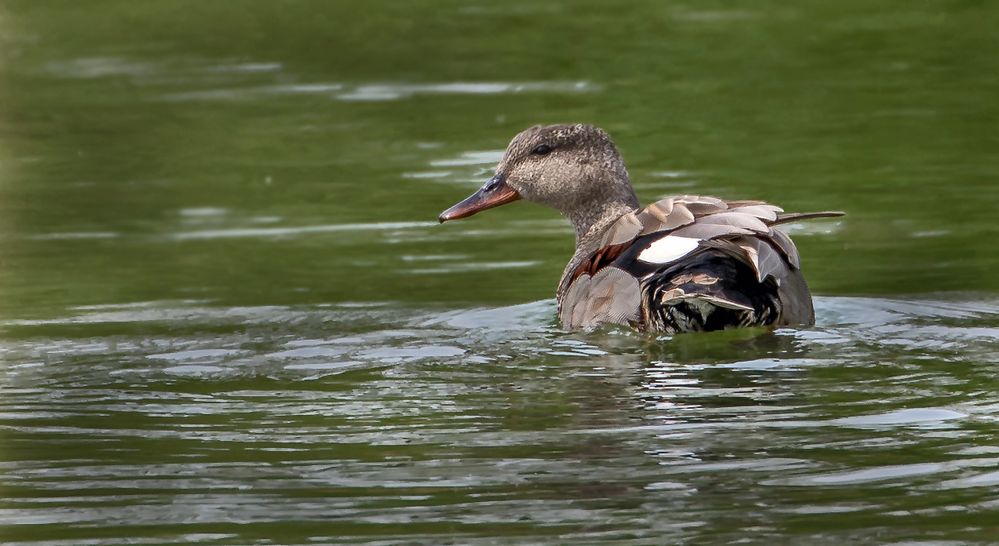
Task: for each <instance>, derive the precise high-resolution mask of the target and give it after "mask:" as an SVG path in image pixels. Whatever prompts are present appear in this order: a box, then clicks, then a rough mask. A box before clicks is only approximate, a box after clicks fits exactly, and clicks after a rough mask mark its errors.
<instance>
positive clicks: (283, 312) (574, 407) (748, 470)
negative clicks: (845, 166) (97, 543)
mask: <svg viewBox="0 0 999 546" xmlns="http://www.w3.org/2000/svg"><path fill="white" fill-rule="evenodd" d="M440 261H445V262H446V261H447V260H446V259H442V260H440ZM816 306H817V310H818V313H819V315H820V317H822V320H821V322H820V325H819V326H817V327H816V328H814V329H809V330H802V331H798V330H791V329H787V330H779V331H777V332H772V333H771V332H755V333H754V332H730V333H722V334H714V335H701V336H676V337H674V338H666V339H663V340H658V341H655V340H651V339H649V338H646V337H644V336H640V335H636V334H634V333H631V332H629V331H626V330H619V329H609V330H606V331H598V332H594V333H591V334H586V335H582V334H566V333H563V332H560V331H558V329H557V328H556V327H555V325H554V321H553V316H554V303H553V302H552V301H539V302H532V303H527V304H522V305H516V306H507V307H499V308H488V307H482V308H473V309H452V310H431V309H412V308H410V309H407V308H400V307H398V306H392V305H384V304H369V303H365V302H357V303H355V304H349V305H316V306H294V307H290V306H247V307H234V308H219V307H212V306H210V305H208V304H207V303H206V302H202V301H195V300H190V301H160V302H156V301H153V302H137V303H134V304H123V305H101V306H88V307H81V308H76V309H74V310H72V313H70V314H68V315H67V316H64V317H56V318H50V319H45V320H18V319H8V320H5V321H3V322H2V323H0V327H2V328H3V331H4V332H6V334H5V335H6V337H5V338H4V341H3V342H2V345H0V350H2V351H3V354H4V359H5V362H7V363H9V364H8V365H7V366H5V368H4V370H3V376H2V377H3V391H4V397H3V398H2V400H0V433H2V434H3V435H4V440H5V446H9V448H10V449H14V450H17V449H20V447H19V446H23V445H35V446H59V449H51V450H48V449H44V450H40V451H38V450H35V451H19V452H18V453H21V457H20V458H17V459H12V460H11V461H9V462H8V463H6V464H5V465H4V472H3V474H2V475H0V488H3V490H5V491H9V492H12V493H8V496H10V497H11V498H9V499H5V501H7V502H8V504H7V505H6V507H5V508H4V511H3V513H2V514H0V517H2V518H4V519H5V520H6V521H16V522H18V523H17V525H25V526H27V525H52V524H58V525H62V526H64V527H66V528H75V529H85V528H93V527H94V526H101V527H105V526H109V525H125V524H128V525H132V526H143V525H151V526H164V525H176V526H183V525H190V524H191V523H192V522H198V524H199V525H202V527H201V528H205V527H204V526H205V525H222V524H226V523H232V522H241V523H242V524H243V525H253V524H258V523H259V524H270V523H272V522H277V521H285V520H288V519H294V520H295V521H299V522H317V523H321V524H322V525H324V526H329V525H346V526H357V525H372V526H384V525H385V523H386V522H397V523H395V524H398V525H404V526H406V527H404V528H406V529H409V527H408V525H409V524H410V523H411V522H421V524H426V522H436V524H440V525H445V526H449V528H451V527H453V526H454V525H478V524H482V525H486V526H487V527H488V528H489V529H491V532H494V531H495V529H497V528H499V527H500V526H505V525H509V524H510V523H509V522H510V521H520V522H530V525H534V526H535V527H525V528H528V529H535V530H536V529H541V528H545V526H559V528H560V529H562V528H566V529H570V530H571V533H568V534H573V535H574V536H577V538H578V540H579V542H587V540H589V539H592V538H593V536H595V535H593V534H592V533H591V532H589V531H586V530H587V529H590V528H591V526H592V521H594V520H597V519H599V520H601V521H612V520H616V518H625V519H626V520H627V521H632V520H630V519H628V518H629V517H631V516H629V515H628V514H632V513H634V510H636V509H635V508H634V507H635V506H645V507H648V506H653V505H654V506H656V507H659V508H657V510H660V511H661V513H664V514H666V513H668V514H669V520H668V521H666V522H664V525H669V526H672V527H671V528H673V529H674V532H679V531H676V529H698V528H700V527H702V526H704V525H706V523H705V522H708V523H707V524H710V523H711V521H712V520H711V518H712V517H713V516H711V514H713V513H717V514H719V517H723V518H724V517H727V515H730V514H732V513H738V514H740V515H741V516H742V517H745V518H749V519H751V520H754V521H755V520H760V521H763V520H771V519H773V518H777V517H780V514H791V515H793V517H795V518H815V517H821V518H832V519H824V520H823V521H829V522H830V524H835V523H836V522H841V521H843V520H839V519H836V518H840V517H841V518H853V519H856V518H867V517H873V516H874V515H877V514H883V513H886V512H898V513H917V512H918V513H919V514H921V515H920V517H925V518H939V517H946V514H948V513H949V512H948V511H947V510H946V509H944V508H943V507H939V506H935V505H934V504H933V502H934V501H933V500H932V499H933V497H932V495H933V492H934V491H941V490H946V491H947V492H948V495H952V496H953V497H952V498H951V500H948V501H947V502H951V503H953V504H955V505H960V506H962V507H963V508H962V510H964V511H965V512H966V513H967V514H975V513H976V510H978V511H982V510H984V508H982V506H983V505H982V504H981V503H982V502H983V500H982V499H983V495H984V496H988V495H989V494H990V493H989V492H990V491H991V490H992V489H994V487H995V486H996V484H997V483H999V475H997V473H996V472H995V470H994V469H995V468H996V466H997V465H999V451H997V450H996V448H995V445H994V437H993V435H991V433H990V432H987V431H985V432H983V430H984V428H985V427H982V426H981V425H982V423H991V422H993V421H995V419H997V418H999V399H996V397H995V395H994V392H995V391H994V389H991V390H990V389H988V388H987V386H988V385H989V384H990V383H989V381H994V374H995V369H994V367H995V359H994V358H992V359H991V360H990V359H986V358H984V357H985V356H987V355H990V354H991V355H993V356H994V355H995V347H996V346H995V343H996V342H995V337H994V336H993V335H992V332H991V331H990V328H989V327H987V326H986V324H988V323H989V322H991V321H994V320H996V318H997V317H999V302H996V301H994V300H987V299H986V300H981V299H978V300H976V301H946V300H925V301H924V300H902V299H899V300H890V299H877V298H817V300H816ZM941 320H945V321H946V323H945V324H941V323H940V321H941ZM113 324H130V325H132V326H141V325H150V326H153V325H155V326H157V328H156V330H155V331H156V332H158V333H157V334H155V335H138V334H136V335H124V334H120V333H115V334H107V333H103V332H106V331H107V330H106V329H98V330H95V331H96V332H102V333H97V334H95V335H80V334H79V332H80V331H81V328H86V327H88V326H90V325H113ZM63 326H72V328H68V329H65V330H64V329H62V327H63ZM102 328H103V327H102ZM59 332H65V335H60V334H59ZM927 342H931V343H929V344H927ZM933 342H935V343H933ZM927 356H929V357H931V358H930V359H927ZM594 476H596V478H595V477H594ZM19 491H20V492H26V493H24V494H20V493H17V492H19ZM983 492H984V493H983ZM15 496H16V498H14V497H15ZM553 499H554V500H553ZM52 504H57V505H58V506H59V508H58V509H52V507H51V505H52ZM646 512H647V511H646V510H641V511H640V513H646ZM983 513H984V512H983ZM706 514H707V515H706ZM969 517H970V516H969ZM740 521H741V520H740ZM399 522H401V523H399ZM639 527H641V526H639ZM344 529H347V531H344V532H346V533H347V534H348V536H360V535H354V534H350V533H355V532H356V533H360V534H363V533H362V532H361V531H357V530H356V529H357V528H356V527H349V528H348V527H344ZM350 529H354V530H353V531H351V530H350ZM641 529H642V530H641V532H642V533H646V532H647V533H648V535H647V537H646V538H648V539H649V541H655V540H656V537H659V536H660V535H659V533H661V529H660V528H658V527H657V528H655V529H652V528H649V529H645V528H644V527H642V528H641ZM684 532H686V531H684ZM761 532H762V533H764V534H766V532H763V531H761ZM365 536H367V535H365ZM562 536H566V535H565V534H563V535H562ZM643 536H645V535H643ZM695 536H696V535H695ZM435 537H436V535H435ZM242 538H245V537H242V536H240V539H239V540H242ZM437 538H439V537H437ZM632 538H634V537H632ZM205 540H206V541H209V540H208V539H205ZM221 540H222V541H226V540H228V539H221ZM239 540H237V539H233V541H236V542H238V541H239ZM643 540H644V539H643Z"/></svg>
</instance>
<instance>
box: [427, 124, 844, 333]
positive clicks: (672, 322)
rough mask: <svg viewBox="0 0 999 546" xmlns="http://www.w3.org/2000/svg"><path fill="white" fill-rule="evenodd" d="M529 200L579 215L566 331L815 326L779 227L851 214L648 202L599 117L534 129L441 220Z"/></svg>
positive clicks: (713, 200)
mask: <svg viewBox="0 0 999 546" xmlns="http://www.w3.org/2000/svg"><path fill="white" fill-rule="evenodd" d="M518 199H525V200H527V201H533V202H535V203H540V204H542V205H546V206H548V207H551V208H554V209H556V210H558V211H559V212H560V213H562V214H563V215H564V216H565V217H566V218H568V220H569V222H571V223H572V226H573V228H574V229H575V232H576V251H575V253H574V254H573V256H572V258H571V259H570V260H569V263H568V264H567V265H566V267H565V270H564V271H563V272H562V278H561V280H560V281H559V284H558V289H557V291H556V298H557V301H558V316H559V319H560V321H561V323H562V327H563V328H565V329H568V330H575V329H584V330H585V329H592V328H594V327H596V326H598V325H600V324H603V323H613V324H624V325H630V326H632V327H634V328H637V329H639V330H646V331H653V332H663V333H679V332H694V331H709V330H720V329H724V328H730V327H743V326H772V327H779V326H807V325H811V324H813V323H814V322H815V312H814V310H813V307H812V297H811V294H810V293H809V290H808V285H807V284H806V283H805V278H804V276H802V274H801V270H800V263H799V257H798V250H797V249H796V248H795V246H794V243H793V242H791V239H790V238H789V237H788V236H787V235H786V234H784V233H783V232H781V231H778V230H777V229H775V226H777V225H779V224H783V223H787V222H791V221H798V220H805V219H810V218H820V217H830V216H841V215H842V214H843V213H841V212H816V213H802V214H795V213H791V214H788V213H784V211H783V209H781V208H780V207H777V206H774V205H770V204H767V203H765V202H763V201H726V200H723V199H719V198H717V197H708V196H696V195H681V196H675V197H667V198H665V199H661V200H659V201H656V202H655V203H652V204H651V205H649V206H647V207H645V208H641V206H640V204H639V201H638V197H637V196H636V195H635V190H634V189H633V188H632V187H631V183H630V181H629V178H628V171H627V170H626V169H625V166H624V162H623V161H622V159H621V155H620V154H619V153H618V151H617V148H616V147H615V146H614V143H613V141H611V138H610V136H609V135H608V134H607V133H606V132H605V131H603V130H602V129H599V128H597V127H594V126H592V125H583V124H575V125H549V126H535V127H531V128H529V129H527V130H525V131H523V132H521V133H520V134H518V135H517V136H515V137H514V138H513V140H512V141H511V142H510V145H509V146H508V147H507V149H506V152H505V153H504V154H503V158H502V159H501V160H500V162H499V165H497V167H496V171H495V175H494V176H493V177H492V178H490V179H489V180H488V181H486V183H485V184H484V185H483V186H482V187H481V188H480V189H479V190H478V191H476V192H475V193H474V194H472V195H470V196H469V197H468V198H466V199H465V200H463V201H461V202H459V203H457V204H456V205H454V206H452V207H451V208H449V209H447V210H445V211H444V212H442V213H441V214H440V216H439V218H438V219H439V220H440V222H442V223H443V222H446V221H449V220H456V219H459V218H466V217H468V216H471V215H473V214H476V213H477V212H481V211H483V210H486V209H490V208H493V207H497V206H500V205H504V204H506V203H510V202H513V201H516V200H518Z"/></svg>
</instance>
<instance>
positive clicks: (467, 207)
mask: <svg viewBox="0 0 999 546" xmlns="http://www.w3.org/2000/svg"><path fill="white" fill-rule="evenodd" d="M518 199H520V194H519V193H517V190H515V189H513V188H511V187H510V186H508V185H507V183H506V180H504V179H503V177H501V176H498V175H497V176H494V177H492V178H490V179H489V180H488V181H487V182H486V183H485V184H484V185H483V186H482V187H481V188H479V191H477V192H475V193H473V194H472V195H469V196H468V197H467V198H465V200H464V201H462V202H460V203H458V204H457V205H454V206H453V207H451V208H449V209H447V210H446V211H444V212H442V213H441V215H440V216H438V217H437V219H438V220H440V222H441V223H442V224H443V223H444V222H447V221H448V220H458V219H461V218H468V217H469V216H471V215H473V214H475V213H477V212H481V211H484V210H486V209H491V208H493V207H498V206H500V205H505V204H507V203H511V202H513V201H516V200H518Z"/></svg>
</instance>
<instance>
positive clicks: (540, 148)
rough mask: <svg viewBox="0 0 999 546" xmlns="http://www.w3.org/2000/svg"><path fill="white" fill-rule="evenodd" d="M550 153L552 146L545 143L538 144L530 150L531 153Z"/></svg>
mask: <svg viewBox="0 0 999 546" xmlns="http://www.w3.org/2000/svg"><path fill="white" fill-rule="evenodd" d="M550 153H552V147H551V146H549V145H547V144H538V145H537V146H535V147H534V149H533V150H531V155H548V154H550Z"/></svg>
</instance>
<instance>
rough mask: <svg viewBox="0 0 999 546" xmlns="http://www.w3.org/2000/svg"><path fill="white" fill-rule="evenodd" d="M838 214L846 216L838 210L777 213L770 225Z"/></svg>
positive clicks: (833, 216) (830, 216) (835, 216)
mask: <svg viewBox="0 0 999 546" xmlns="http://www.w3.org/2000/svg"><path fill="white" fill-rule="evenodd" d="M840 216H846V213H845V212H842V211H838V210H824V211H820V212H787V213H783V214H779V215H778V216H777V219H776V220H774V221H773V222H771V223H770V225H774V226H775V225H777V224H788V223H791V222H799V221H801V220H814V219H815V218H838V217H840Z"/></svg>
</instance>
